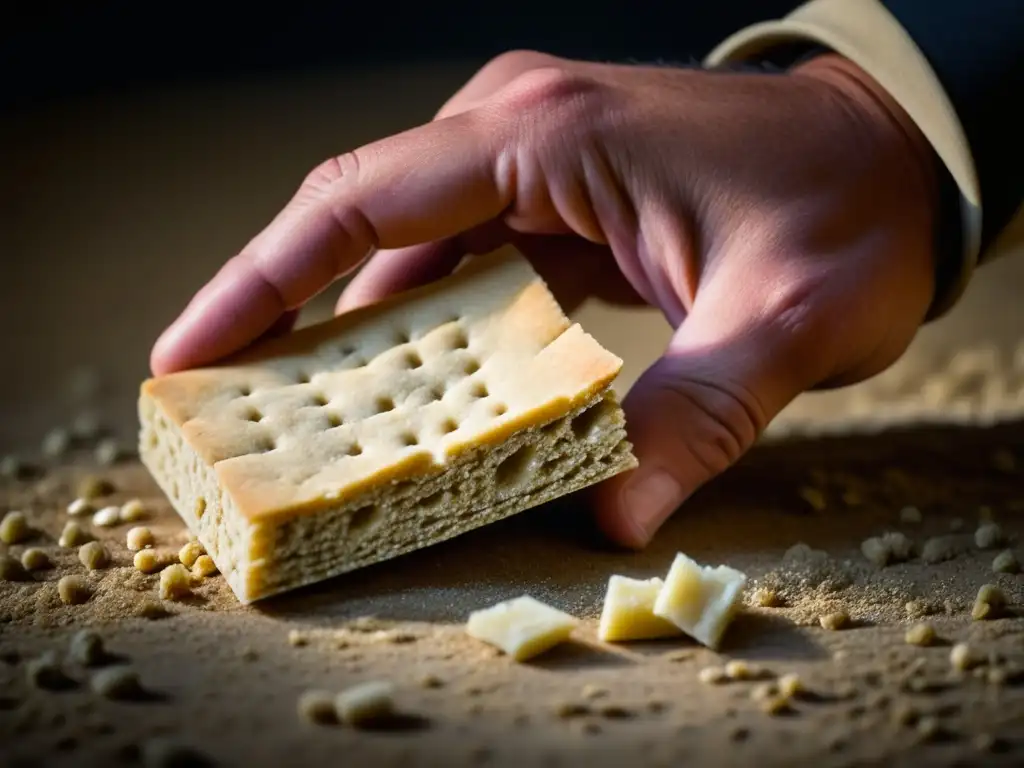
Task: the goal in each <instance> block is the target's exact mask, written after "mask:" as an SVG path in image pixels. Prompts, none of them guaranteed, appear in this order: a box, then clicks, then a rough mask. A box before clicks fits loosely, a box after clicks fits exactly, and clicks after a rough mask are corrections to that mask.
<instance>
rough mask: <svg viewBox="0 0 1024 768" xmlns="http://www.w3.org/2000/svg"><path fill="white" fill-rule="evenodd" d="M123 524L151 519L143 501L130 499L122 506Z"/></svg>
mask: <svg viewBox="0 0 1024 768" xmlns="http://www.w3.org/2000/svg"><path fill="white" fill-rule="evenodd" d="M120 517H121V522H123V523H138V522H140V521H142V520H145V519H146V518H147V517H149V511H148V510H147V509H146V506H145V504H143V503H142V500H141V499H130V500H128V501H126V502H125V503H124V504H122V505H121V511H120Z"/></svg>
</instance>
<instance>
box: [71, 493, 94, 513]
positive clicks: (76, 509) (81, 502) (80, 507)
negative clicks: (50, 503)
mask: <svg viewBox="0 0 1024 768" xmlns="http://www.w3.org/2000/svg"><path fill="white" fill-rule="evenodd" d="M67 511H68V514H69V515H71V516H73V517H79V516H81V515H90V514H92V511H93V507H92V504H90V503H89V502H88V501H86V500H85V499H83V498H81V497H79V498H77V499H75V500H74V501H72V502H71V503H70V504H68V510H67Z"/></svg>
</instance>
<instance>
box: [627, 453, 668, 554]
mask: <svg viewBox="0 0 1024 768" xmlns="http://www.w3.org/2000/svg"><path fill="white" fill-rule="evenodd" d="M682 497H683V488H682V486H681V485H679V481H677V480H676V479H675V478H674V477H672V475H670V474H669V473H668V472H666V471H665V470H663V469H658V470H654V471H653V472H648V473H647V474H644V475H642V476H639V477H636V478H633V479H632V480H631V481H630V482H628V483H627V484H626V487H625V488H623V489H622V495H621V497H620V498H621V502H622V507H623V511H624V512H625V517H626V519H628V520H632V521H633V523H634V525H635V527H636V528H637V532H638V533H639V534H640V535H641V536H642V537H643V541H642V542H641V543H643V544H646V543H647V542H648V541H650V539H651V537H652V536H654V534H655V533H656V532H657V530H658V529H659V528H660V527H661V525H662V523H664V522H665V520H667V519H668V517H669V515H671V514H672V513H673V512H674V511H675V509H676V507H678V506H679V504H680V503H681V501H682Z"/></svg>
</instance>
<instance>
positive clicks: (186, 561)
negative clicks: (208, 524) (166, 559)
mask: <svg viewBox="0 0 1024 768" xmlns="http://www.w3.org/2000/svg"><path fill="white" fill-rule="evenodd" d="M205 554H206V550H205V549H203V545H202V544H200V543H199V542H198V541H196V540H195V539H192V540H191V541H189V542H188V543H186V544H185V546H183V547H182V548H181V550H179V552H178V559H179V560H180V561H181V564H182V565H184V566H185V567H186V568H191V567H192V566H193V565H194V564H195V562H196V560H197V559H198V558H199V556H200V555H205Z"/></svg>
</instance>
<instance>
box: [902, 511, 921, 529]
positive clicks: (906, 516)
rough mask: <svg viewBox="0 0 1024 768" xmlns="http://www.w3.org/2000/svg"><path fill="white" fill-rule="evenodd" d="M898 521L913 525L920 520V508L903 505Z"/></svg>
mask: <svg viewBox="0 0 1024 768" xmlns="http://www.w3.org/2000/svg"><path fill="white" fill-rule="evenodd" d="M900 522H901V523H907V524H909V525H914V524H917V523H920V522H921V510H920V509H918V508H917V507H904V508H903V509H901V510H900Z"/></svg>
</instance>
